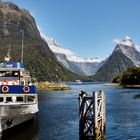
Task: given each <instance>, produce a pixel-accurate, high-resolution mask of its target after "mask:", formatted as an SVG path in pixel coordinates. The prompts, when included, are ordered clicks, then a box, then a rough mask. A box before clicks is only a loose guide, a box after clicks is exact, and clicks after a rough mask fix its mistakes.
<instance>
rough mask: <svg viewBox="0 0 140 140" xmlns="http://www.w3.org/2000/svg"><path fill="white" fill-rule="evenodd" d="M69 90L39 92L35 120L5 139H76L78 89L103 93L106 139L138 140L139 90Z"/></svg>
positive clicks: (92, 85)
mask: <svg viewBox="0 0 140 140" xmlns="http://www.w3.org/2000/svg"><path fill="white" fill-rule="evenodd" d="M71 87H72V90H70V91H55V92H40V93H39V113H38V114H37V118H36V120H35V121H34V122H33V123H32V124H29V125H28V126H26V127H25V128H24V129H21V130H17V131H15V132H14V133H11V134H9V135H7V136H6V137H4V138H3V139H6V140H19V139H20V140H79V102H78V96H79V93H80V91H81V90H85V91H87V92H88V93H90V94H91V93H92V91H98V90H99V89H103V90H104V92H105V94H106V111H107V113H106V116H107V122H106V123H107V126H106V140H138V139H140V99H134V97H135V95H139V94H140V89H123V88H120V87H115V86H104V85H103V84H102V83H83V84H79V85H78V84H72V85H71Z"/></svg>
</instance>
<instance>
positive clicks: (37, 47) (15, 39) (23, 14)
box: [0, 2, 80, 81]
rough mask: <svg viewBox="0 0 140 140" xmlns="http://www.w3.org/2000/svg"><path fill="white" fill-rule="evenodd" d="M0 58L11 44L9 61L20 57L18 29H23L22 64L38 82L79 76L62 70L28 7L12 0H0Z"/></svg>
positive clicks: (64, 79)
mask: <svg viewBox="0 0 140 140" xmlns="http://www.w3.org/2000/svg"><path fill="white" fill-rule="evenodd" d="M0 21H1V22H0V42H1V43H0V48H1V51H0V61H3V58H4V57H5V56H6V54H7V49H8V48H9V45H11V57H12V60H11V61H20V58H21V53H20V52H21V41H22V40H21V38H22V37H21V30H24V63H25V68H26V69H27V70H28V71H30V74H31V77H32V78H34V79H36V80H37V81H69V80H74V79H77V78H80V77H79V76H77V75H76V74H73V73H72V72H70V71H69V70H67V69H65V68H64V67H63V66H62V65H61V64H60V63H59V62H58V61H57V59H56V57H55V55H54V53H53V52H52V51H51V49H50V48H49V47H48V44H47V43H46V42H45V41H44V40H43V39H42V37H41V35H40V32H39V30H38V28H37V25H36V22H35V19H34V18H33V17H32V16H31V15H30V13H29V12H28V10H25V9H20V8H19V7H18V6H17V5H16V4H14V3H12V2H0Z"/></svg>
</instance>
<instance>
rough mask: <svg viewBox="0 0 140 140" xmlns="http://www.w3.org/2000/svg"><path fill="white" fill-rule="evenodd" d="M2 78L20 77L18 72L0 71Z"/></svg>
mask: <svg viewBox="0 0 140 140" xmlns="http://www.w3.org/2000/svg"><path fill="white" fill-rule="evenodd" d="M0 77H19V72H18V71H0Z"/></svg>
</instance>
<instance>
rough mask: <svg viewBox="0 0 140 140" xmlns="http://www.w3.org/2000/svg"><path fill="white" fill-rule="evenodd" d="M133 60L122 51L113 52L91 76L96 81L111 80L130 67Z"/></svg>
mask: <svg viewBox="0 0 140 140" xmlns="http://www.w3.org/2000/svg"><path fill="white" fill-rule="evenodd" d="M133 65H134V64H133V62H132V61H131V60H130V59H129V58H128V57H126V56H125V55H124V54H123V53H122V52H119V51H118V52H113V54H112V55H111V56H110V57H109V58H108V61H107V62H106V63H105V64H104V65H102V66H101V68H99V70H98V71H97V72H96V74H95V75H94V76H93V78H94V80H96V81H112V80H113V78H114V77H116V76H117V75H118V74H120V73H122V72H123V71H125V70H126V69H127V68H129V67H132V66H133Z"/></svg>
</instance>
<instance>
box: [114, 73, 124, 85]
mask: <svg viewBox="0 0 140 140" xmlns="http://www.w3.org/2000/svg"><path fill="white" fill-rule="evenodd" d="M121 80H122V75H121V74H120V75H118V76H116V77H115V78H114V79H113V80H112V83H121Z"/></svg>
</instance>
